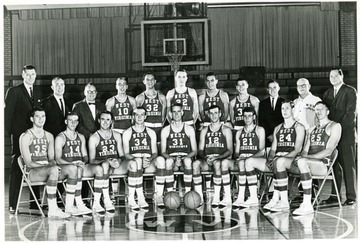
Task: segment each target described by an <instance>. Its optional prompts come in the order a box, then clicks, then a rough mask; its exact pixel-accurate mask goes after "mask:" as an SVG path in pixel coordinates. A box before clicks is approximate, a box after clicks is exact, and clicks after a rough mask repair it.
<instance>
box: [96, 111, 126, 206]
mask: <svg viewBox="0 0 360 243" xmlns="http://www.w3.org/2000/svg"><path fill="white" fill-rule="evenodd" d="M98 122H99V124H100V129H99V130H97V131H96V132H95V133H94V134H92V135H91V136H90V138H89V159H90V164H92V165H100V166H101V167H102V169H103V180H102V193H103V202H104V207H105V210H106V212H108V213H113V212H115V207H114V205H113V203H112V201H111V199H110V195H109V176H110V174H112V173H113V171H114V169H115V168H119V167H120V166H121V167H123V166H124V163H123V162H122V161H121V157H123V156H124V152H123V147H122V139H121V134H120V133H119V132H117V131H113V130H112V129H111V125H112V124H113V122H114V116H113V115H112V113H111V112H109V111H103V112H101V113H100V114H99V119H98ZM97 199H99V198H94V204H93V211H95V212H103V211H104V208H102V207H101V205H100V201H98V200H97Z"/></svg>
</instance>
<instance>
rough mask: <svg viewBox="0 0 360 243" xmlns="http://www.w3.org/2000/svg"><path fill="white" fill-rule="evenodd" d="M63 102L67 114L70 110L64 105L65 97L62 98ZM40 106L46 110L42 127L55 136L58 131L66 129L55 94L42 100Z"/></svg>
mask: <svg viewBox="0 0 360 243" xmlns="http://www.w3.org/2000/svg"><path fill="white" fill-rule="evenodd" d="M64 104H65V107H64V109H65V114H67V113H68V112H69V111H70V110H69V108H68V106H67V105H66V104H67V101H66V99H64ZM42 107H43V109H44V110H45V112H46V122H45V125H44V129H45V130H46V131H48V132H50V133H51V134H52V135H54V137H56V136H57V135H58V134H59V133H60V132H62V131H64V130H65V129H66V125H65V116H64V114H63V113H62V112H61V109H60V106H59V103H58V102H57V100H56V98H55V96H54V95H51V96H49V97H47V98H45V99H44V100H43V101H42Z"/></svg>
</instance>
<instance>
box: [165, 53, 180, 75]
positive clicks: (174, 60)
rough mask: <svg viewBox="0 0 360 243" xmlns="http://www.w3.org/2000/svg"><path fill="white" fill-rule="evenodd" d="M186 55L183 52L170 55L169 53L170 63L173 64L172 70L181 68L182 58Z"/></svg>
mask: <svg viewBox="0 0 360 243" xmlns="http://www.w3.org/2000/svg"><path fill="white" fill-rule="evenodd" d="M183 56H184V54H182V53H173V54H170V55H167V57H168V59H169V62H170V65H171V71H174V72H175V71H176V70H179V68H180V64H181V59H182V57H183Z"/></svg>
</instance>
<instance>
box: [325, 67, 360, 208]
mask: <svg viewBox="0 0 360 243" xmlns="http://www.w3.org/2000/svg"><path fill="white" fill-rule="evenodd" d="M330 83H331V84H332V86H333V87H332V88H330V89H328V90H326V91H325V93H324V96H323V101H324V102H325V103H326V104H327V105H328V106H329V107H330V114H329V119H330V120H333V121H335V122H338V123H340V124H341V127H342V135H341V139H340V142H339V144H338V147H337V148H338V150H339V156H338V159H337V161H336V163H335V164H334V173H335V178H336V184H337V187H338V189H339V191H340V188H341V182H342V179H343V175H344V180H345V188H346V198H347V199H346V201H345V203H344V204H345V205H353V204H354V203H355V202H356V184H357V180H356V170H357V166H356V162H355V153H356V151H355V149H356V146H355V132H356V131H355V129H356V123H355V119H356V90H355V89H354V88H353V87H351V86H349V85H347V84H345V83H344V74H343V72H342V70H341V69H333V70H331V72H330ZM332 193H335V189H334V186H333V187H332ZM333 202H337V199H336V197H330V198H329V199H327V200H325V201H323V203H333Z"/></svg>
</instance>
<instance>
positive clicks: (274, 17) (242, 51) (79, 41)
mask: <svg viewBox="0 0 360 243" xmlns="http://www.w3.org/2000/svg"><path fill="white" fill-rule="evenodd" d="M151 11H152V12H153V13H155V12H156V11H160V12H161V11H163V9H162V8H152V9H151ZM157 14H159V13H157ZM160 15H161V13H160ZM143 16H144V13H143V7H142V6H136V7H132V8H130V7H106V8H85V9H55V10H26V11H19V12H18V14H14V15H13V18H12V28H13V32H12V33H13V70H14V75H19V74H20V73H21V67H22V66H23V65H24V64H30V63H31V64H34V65H35V66H36V67H37V69H38V72H39V73H41V74H44V75H45V74H49V75H51V74H76V73H79V74H81V73H117V72H126V71H127V70H126V69H133V70H142V66H141V39H140V37H141V34H140V25H139V24H140V21H141V20H142V19H143ZM208 18H209V20H210V23H211V24H210V26H211V30H210V38H211V41H210V42H211V46H210V52H211V65H209V66H199V67H198V69H204V70H211V69H213V70H217V69H237V68H239V67H240V66H265V67H266V68H292V67H321V66H333V65H337V64H338V56H339V21H338V18H339V17H338V11H336V10H332V9H326V8H325V11H324V8H321V7H320V6H301V7H300V6H291V7H247V8H231V9H230V8H209V9H208Z"/></svg>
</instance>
